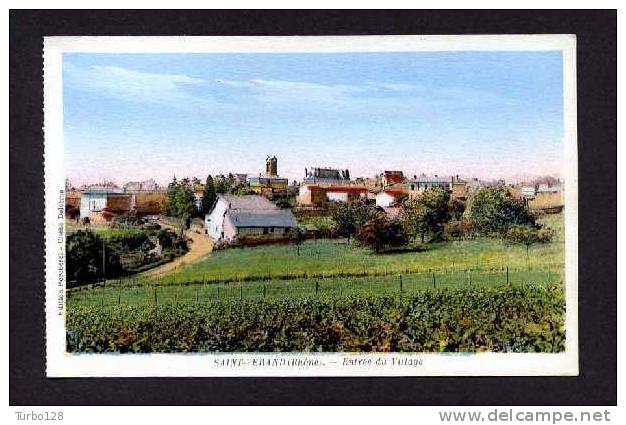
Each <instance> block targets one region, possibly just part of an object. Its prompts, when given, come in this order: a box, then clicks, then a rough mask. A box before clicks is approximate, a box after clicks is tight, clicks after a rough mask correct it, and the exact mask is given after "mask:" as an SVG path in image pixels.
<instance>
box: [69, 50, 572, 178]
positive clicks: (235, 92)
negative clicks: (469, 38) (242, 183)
mask: <svg viewBox="0 0 626 425" xmlns="http://www.w3.org/2000/svg"><path fill="white" fill-rule="evenodd" d="M63 82H64V134H65V149H66V168H67V173H68V177H69V178H70V179H71V180H72V181H73V182H74V183H75V184H81V183H85V182H92V181H97V180H101V179H104V178H106V179H112V180H114V181H116V182H118V183H123V182H124V181H127V180H143V179H147V178H150V177H155V178H156V179H157V180H158V181H160V182H162V183H166V182H167V181H168V180H169V179H170V178H171V176H172V175H174V174H176V176H178V177H183V176H190V177H192V176H198V177H200V178H205V177H206V175H207V174H208V173H211V174H218V173H228V172H229V171H231V172H243V173H249V174H258V173H259V172H261V171H263V170H264V167H265V157H266V156H267V155H276V156H277V157H278V168H279V174H281V175H283V176H285V177H289V178H290V179H294V178H295V179H301V178H302V177H303V174H304V168H305V167H314V166H332V167H338V168H342V169H345V168H349V169H350V171H351V174H352V176H372V175H374V174H375V173H379V172H381V171H382V170H384V169H399V170H403V171H404V172H405V173H406V174H408V175H412V174H417V173H420V172H425V173H430V174H435V173H436V174H439V175H451V174H461V175H465V176H469V175H476V176H478V177H483V178H488V177H506V178H512V177H517V176H520V175H538V174H552V175H561V174H562V173H561V168H562V166H563V163H562V162H563V161H562V158H563V153H562V152H563V80H562V57H561V53H560V52H446V53H444V52H435V53H431V52H428V53H427V52H415V53H350V54H345V53H343V54H319V53H314V54H160V55H155V54H132V55H131V54H124V55H122V54H65V55H64V67H63Z"/></svg>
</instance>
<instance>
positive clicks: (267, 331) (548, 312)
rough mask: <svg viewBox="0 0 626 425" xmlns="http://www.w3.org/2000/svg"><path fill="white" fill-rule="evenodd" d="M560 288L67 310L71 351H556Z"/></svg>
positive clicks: (561, 342) (560, 333)
mask: <svg viewBox="0 0 626 425" xmlns="http://www.w3.org/2000/svg"><path fill="white" fill-rule="evenodd" d="M564 315H565V301H564V294H563V291H562V289H561V288H560V287H551V288H547V289H546V288H543V287H539V286H534V285H526V286H506V287H501V288H469V289H454V290H451V289H440V290H432V291H426V292H421V293H416V294H411V295H404V296H403V295H389V296H349V297H345V298H328V299H326V298H310V299H299V300H290V299H285V300H272V301H216V302H207V303H200V304H191V305H189V304H187V305H182V304H181V305H178V306H177V305H158V306H153V307H135V306H125V305H119V306H109V307H81V306H75V307H72V308H70V309H69V310H68V312H67V350H68V351H70V352H192V351H193V352H198V351H200V352H203V351H204V352H206V351H216V352H234V351H243V352H271V351H405V352H475V351H496V352H559V351H563V350H564V348H565V347H564V346H565V329H564Z"/></svg>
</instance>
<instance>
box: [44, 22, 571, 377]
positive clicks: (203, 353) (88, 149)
mask: <svg viewBox="0 0 626 425" xmlns="http://www.w3.org/2000/svg"><path fill="white" fill-rule="evenodd" d="M575 58H576V39H575V37H574V36H571V35H565V34H564V35H515V36H501V35H494V36H487V35H483V36H445V35H442V36H418V35H415V36H354V37H353V36H350V37H346V36H333V37H47V38H45V41H44V101H45V111H44V114H45V126H44V133H45V176H46V182H45V185H46V211H45V216H46V344H47V375H48V376H50V377H69V376H94V377H98V376H103V377H107V376H447V375H456V376H481V375H499V376H503V375H509V376H510V375H526V376H538V375H547V376H549V375H577V374H578V335H577V327H578V318H577V302H578V297H577V255H578V254H577V151H576V69H575V63H576V60H575Z"/></svg>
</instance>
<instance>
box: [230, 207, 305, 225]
mask: <svg viewBox="0 0 626 425" xmlns="http://www.w3.org/2000/svg"><path fill="white" fill-rule="evenodd" d="M225 219H226V220H228V221H230V223H231V224H232V225H233V226H234V227H295V226H296V219H295V217H294V216H293V214H292V213H291V211H288V210H273V211H271V210H265V211H232V210H231V211H229V212H227V213H226V217H225Z"/></svg>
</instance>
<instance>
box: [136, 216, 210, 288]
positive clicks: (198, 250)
mask: <svg viewBox="0 0 626 425" xmlns="http://www.w3.org/2000/svg"><path fill="white" fill-rule="evenodd" d="M159 224H160V225H161V227H163V228H167V229H174V227H173V226H171V225H169V224H167V223H164V222H162V221H159ZM185 236H186V237H187V238H188V239H191V245H190V247H189V251H188V252H187V253H186V254H184V255H181V256H180V257H178V258H175V259H174V260H172V261H170V262H169V263H165V264H163V265H161V266H158V267H155V268H153V269H150V270H147V271H145V272H144V273H142V274H141V276H143V277H158V276H162V275H164V274H167V273H170V272H172V271H174V270H177V269H179V268H182V267H183V266H185V265H187V264H190V263H193V262H195V261H198V260H200V259H201V258H203V257H204V256H206V255H208V254H210V253H211V251H213V242H211V240H210V239H209V238H208V237H207V236H206V235H204V234H201V233H196V232H194V231H193V230H187V231H186V232H185Z"/></svg>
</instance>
